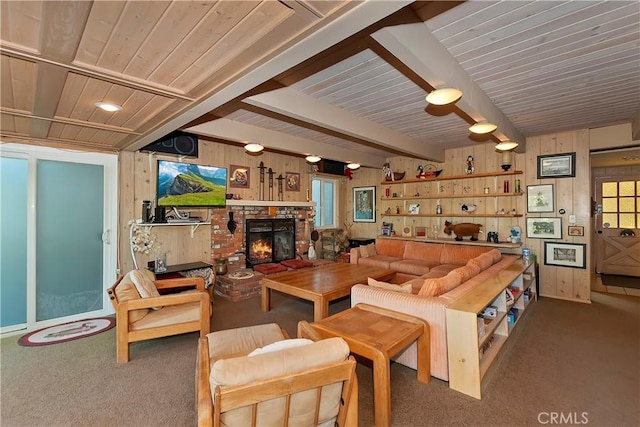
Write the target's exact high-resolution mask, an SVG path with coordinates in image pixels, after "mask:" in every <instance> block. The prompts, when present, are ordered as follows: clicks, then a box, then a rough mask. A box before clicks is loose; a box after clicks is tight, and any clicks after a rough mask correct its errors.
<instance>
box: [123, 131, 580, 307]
mask: <svg viewBox="0 0 640 427" xmlns="http://www.w3.org/2000/svg"><path fill="white" fill-rule="evenodd" d="M565 152H576V163H577V167H576V177H575V178H558V179H551V180H549V179H545V180H538V179H537V178H536V173H537V172H536V164H537V156H538V155H540V154H554V153H565ZM469 155H471V156H473V158H474V167H475V171H476V172H477V173H479V172H499V171H501V168H500V165H501V163H502V155H501V154H500V153H499V152H496V151H495V150H494V149H493V146H492V145H491V144H476V145H474V146H470V147H464V148H456V149H450V150H446V152H445V156H446V158H445V162H444V163H441V164H435V163H433V162H429V161H426V160H419V159H412V158H407V157H392V158H389V159H388V160H389V162H390V163H391V167H392V169H393V170H394V171H397V172H402V171H404V172H406V176H407V178H413V177H415V175H416V173H417V172H416V171H417V167H418V165H427V164H432V165H434V166H435V167H436V168H438V169H440V168H441V169H443V174H442V176H448V175H461V174H464V171H465V167H466V160H467V157H468V156H469ZM119 159H120V168H119V170H120V172H119V173H120V181H119V200H120V206H119V215H120V218H119V224H120V238H119V257H118V261H119V262H118V265H119V268H120V269H121V271H123V272H126V271H128V270H129V269H131V268H133V261H132V259H131V255H130V251H129V241H128V240H129V239H128V236H129V225H128V222H129V221H130V220H132V219H135V218H140V216H141V210H142V201H143V200H154V199H155V188H156V183H155V173H156V172H155V168H156V164H157V160H158V159H168V160H175V159H176V158H175V157H172V156H164V155H153V156H150V155H149V154H147V153H139V152H136V153H131V152H122V153H120V158H119ZM185 161H186V162H191V163H197V164H206V165H213V166H224V167H229V166H230V165H242V166H247V167H249V168H250V171H251V172H250V188H249V189H237V188H232V187H229V189H228V191H229V192H233V193H237V194H239V195H240V197H241V198H243V199H248V200H258V198H259V196H258V195H259V191H258V185H259V173H258V165H259V163H260V161H262V162H264V164H265V166H267V167H271V168H272V169H273V170H274V171H275V172H276V176H277V175H279V174H280V173H282V174H283V175H284V174H285V173H286V172H298V173H300V178H301V180H300V181H301V186H300V191H299V192H288V191H285V192H284V199H285V200H291V201H304V200H306V190H307V188H308V187H309V186H310V179H311V176H312V174H311V172H312V171H311V170H310V167H309V165H308V164H307V162H306V161H305V160H304V159H302V158H298V157H294V156H287V155H282V154H276V153H269V152H265V153H263V154H261V155H258V156H252V155H249V154H246V152H245V151H244V149H242V148H241V147H233V146H229V145H223V144H217V143H213V142H207V141H200V157H199V158H198V159H185ZM512 170H522V171H524V174H523V175H519V176H510V177H508V178H491V177H490V178H476V179H472V180H467V179H463V180H459V181H458V180H455V181H443V182H441V185H451V186H458V187H465V186H472V187H473V188H472V189H470V190H468V191H469V192H470V193H481V192H482V189H483V188H484V187H490V188H491V190H492V191H494V190H495V191H498V190H499V189H501V187H502V185H503V181H504V179H508V180H509V181H510V185H511V186H513V185H514V181H515V179H518V178H519V179H520V180H521V187H522V190H523V191H525V192H526V186H527V185H535V184H547V183H548V184H554V194H555V208H556V212H554V213H553V215H551V214H549V215H544V216H558V217H561V218H562V227H563V238H562V239H561V240H559V241H563V242H575V243H586V244H587V253H588V254H589V253H590V251H591V232H592V231H591V222H590V211H589V209H590V208H589V206H590V191H589V184H588V183H589V182H590V170H589V134H588V131H587V130H578V131H573V132H565V133H558V134H551V135H545V136H540V137H534V138H528V139H527V150H526V153H524V154H517V153H514V154H513V160H512ZM332 177H334V178H335V177H336V176H332ZM383 180H384V176H383V172H382V165H380V168H379V169H373V168H366V167H362V168H360V169H358V170H357V171H355V172H354V173H353V179H351V180H350V179H348V178H346V177H345V178H341V179H340V182H341V185H340V186H339V194H338V198H339V202H338V203H339V215H340V218H341V224H340V226H341V227H343V228H345V229H347V230H348V233H349V236H350V237H375V236H377V235H378V234H380V229H381V226H382V218H381V216H380V214H381V213H382V212H384V210H385V209H386V208H387V207H388V206H389V204H390V203H391V202H382V201H381V200H380V197H381V196H382V195H383V192H384V188H385V186H386V185H383V184H382V181H383ZM372 185H374V186H376V193H377V199H378V200H377V212H376V222H375V223H354V222H353V188H354V187H363V186H372ZM434 185H436V184H435V183H429V184H428V185H427V184H426V183H425V184H422V183H420V184H417V185H416V186H415V187H412V188H411V189H410V190H409V191H417V192H420V194H427V192H430V193H432V194H435V193H436V192H437V190H438V189H437V187H434ZM395 187H398V188H399V187H401V186H395ZM511 189H512V191H513V187H511ZM459 190H460V189H459V188H456V189H455V191H456V192H457V191H459ZM401 191H405V190H401ZM398 192H399V191H398ZM275 193H276V195H277V191H275ZM265 194H266V195H267V196H268V190H265ZM275 198H276V199H277V196H276V197H275ZM419 203H420V204H421V212H426V213H431V212H435V205H436V203H437V201H436V200H425V201H419ZM462 203H463V201H461V199H442V200H441V204H442V206H443V210H444V215H443V216H442V217H438V218H415V219H414V218H405V217H392V218H387V219H385V220H386V221H388V222H393V223H394V228H395V229H396V230H400V229H401V226H402V225H412V226H414V227H415V226H427V227H430V228H429V229H431V227H432V226H433V225H435V226H436V227H437V228H438V229H439V230H442V229H443V228H444V221H445V219H454V220H456V221H459V222H462V221H463V220H464V217H462V218H461V217H460V216H459V215H461V213H460V212H461V211H460V205H461V204H462ZM464 203H467V204H476V205H477V206H478V212H482V213H492V212H495V211H498V210H500V209H505V210H511V209H513V208H515V209H516V211H517V212H518V213H523V214H525V215H526V196H517V197H515V196H514V197H495V198H494V197H488V198H484V197H482V198H469V199H464ZM394 206H395V204H394ZM560 208H564V209H565V210H566V213H565V214H564V215H560V214H559V213H558V210H559V209H560ZM447 213H449V214H450V215H451V216H448V215H447ZM570 214H574V215H576V218H577V222H576V225H582V226H584V228H585V235H584V236H582V237H568V236H567V226H568V224H569V222H568V220H569V215H570ZM192 215H198V216H202V217H203V219H208V218H210V213H209V212H208V210H207V209H200V210H197V209H194V210H192ZM454 215H458V217H453V216H454ZM533 215H535V216H543V215H541V214H533ZM473 222H475V223H480V224H482V225H483V230H484V232H485V234H484V235H481V237H480V238H481V239H482V238H484V239H486V233H487V232H488V231H497V232H498V233H499V235H500V238H501V240H502V239H504V238H506V236H508V235H509V234H510V231H511V228H512V227H514V226H515V225H518V226H519V227H520V229H521V230H522V238H523V247H529V248H531V249H532V250H533V251H534V253H535V254H536V255H537V256H538V260H539V263H540V291H541V295H543V296H548V297H555V298H562V299H569V300H576V301H584V302H588V301H589V300H590V296H589V280H590V274H589V273H590V272H591V265H592V263H591V257H589V256H588V257H587V268H586V269H574V268H566V267H555V266H546V265H544V245H543V240H539V239H526V219H525V216H523V217H520V218H512V217H505V218H477V217H475V218H473ZM154 232H155V233H156V234H157V236H158V237H159V240H160V241H161V243H162V250H164V251H165V252H166V253H167V263H168V264H169V265H171V264H178V263H184V262H193V261H200V260H202V261H209V260H210V259H211V229H210V226H200V227H199V228H198V229H197V230H196V232H195V233H194V237H193V238H191V237H190V236H189V227H187V226H176V227H155V228H154ZM441 236H442V234H441ZM516 252H518V253H519V252H520V251H519V250H518V251H516ZM152 258H153V257H152V255H148V256H144V255H140V254H138V255H137V259H138V264H139V265H140V266H143V265H145V264H146V262H147V261H149V260H151V259H152Z"/></svg>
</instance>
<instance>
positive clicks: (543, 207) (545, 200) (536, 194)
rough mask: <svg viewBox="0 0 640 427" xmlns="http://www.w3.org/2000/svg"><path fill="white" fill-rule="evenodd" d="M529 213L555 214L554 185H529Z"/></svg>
mask: <svg viewBox="0 0 640 427" xmlns="http://www.w3.org/2000/svg"><path fill="white" fill-rule="evenodd" d="M527 212H553V184H542V185H527Z"/></svg>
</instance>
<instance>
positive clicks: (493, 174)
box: [380, 171, 522, 185]
mask: <svg viewBox="0 0 640 427" xmlns="http://www.w3.org/2000/svg"><path fill="white" fill-rule="evenodd" d="M509 175H522V171H507V172H477V173H471V174H466V175H449V176H438V177H433V178H408V179H403V180H400V181H382V182H381V183H380V184H382V185H390V184H414V183H417V182H432V181H451V180H454V179H469V178H494V177H495V178H497V177H499V176H509Z"/></svg>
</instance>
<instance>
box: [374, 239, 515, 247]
mask: <svg viewBox="0 0 640 427" xmlns="http://www.w3.org/2000/svg"><path fill="white" fill-rule="evenodd" d="M378 239H390V240H411V241H413V242H428V243H447V244H451V245H469V246H489V247H494V248H508V249H514V248H519V247H520V246H522V243H509V242H500V243H494V242H485V241H483V240H479V239H478V240H468V239H465V240H455V239H454V238H453V237H451V238H438V239H429V238H424V237H405V236H378Z"/></svg>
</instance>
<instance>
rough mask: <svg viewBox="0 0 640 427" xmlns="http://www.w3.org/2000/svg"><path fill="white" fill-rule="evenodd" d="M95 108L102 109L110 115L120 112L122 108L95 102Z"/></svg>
mask: <svg viewBox="0 0 640 427" xmlns="http://www.w3.org/2000/svg"><path fill="white" fill-rule="evenodd" d="M94 105H95V106H96V107H98V108H101V109H103V110H104V111H108V112H110V113H113V112H116V111H122V106H121V105H118V104H110V103H108V102H102V101H100V102H96V103H95V104H94Z"/></svg>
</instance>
